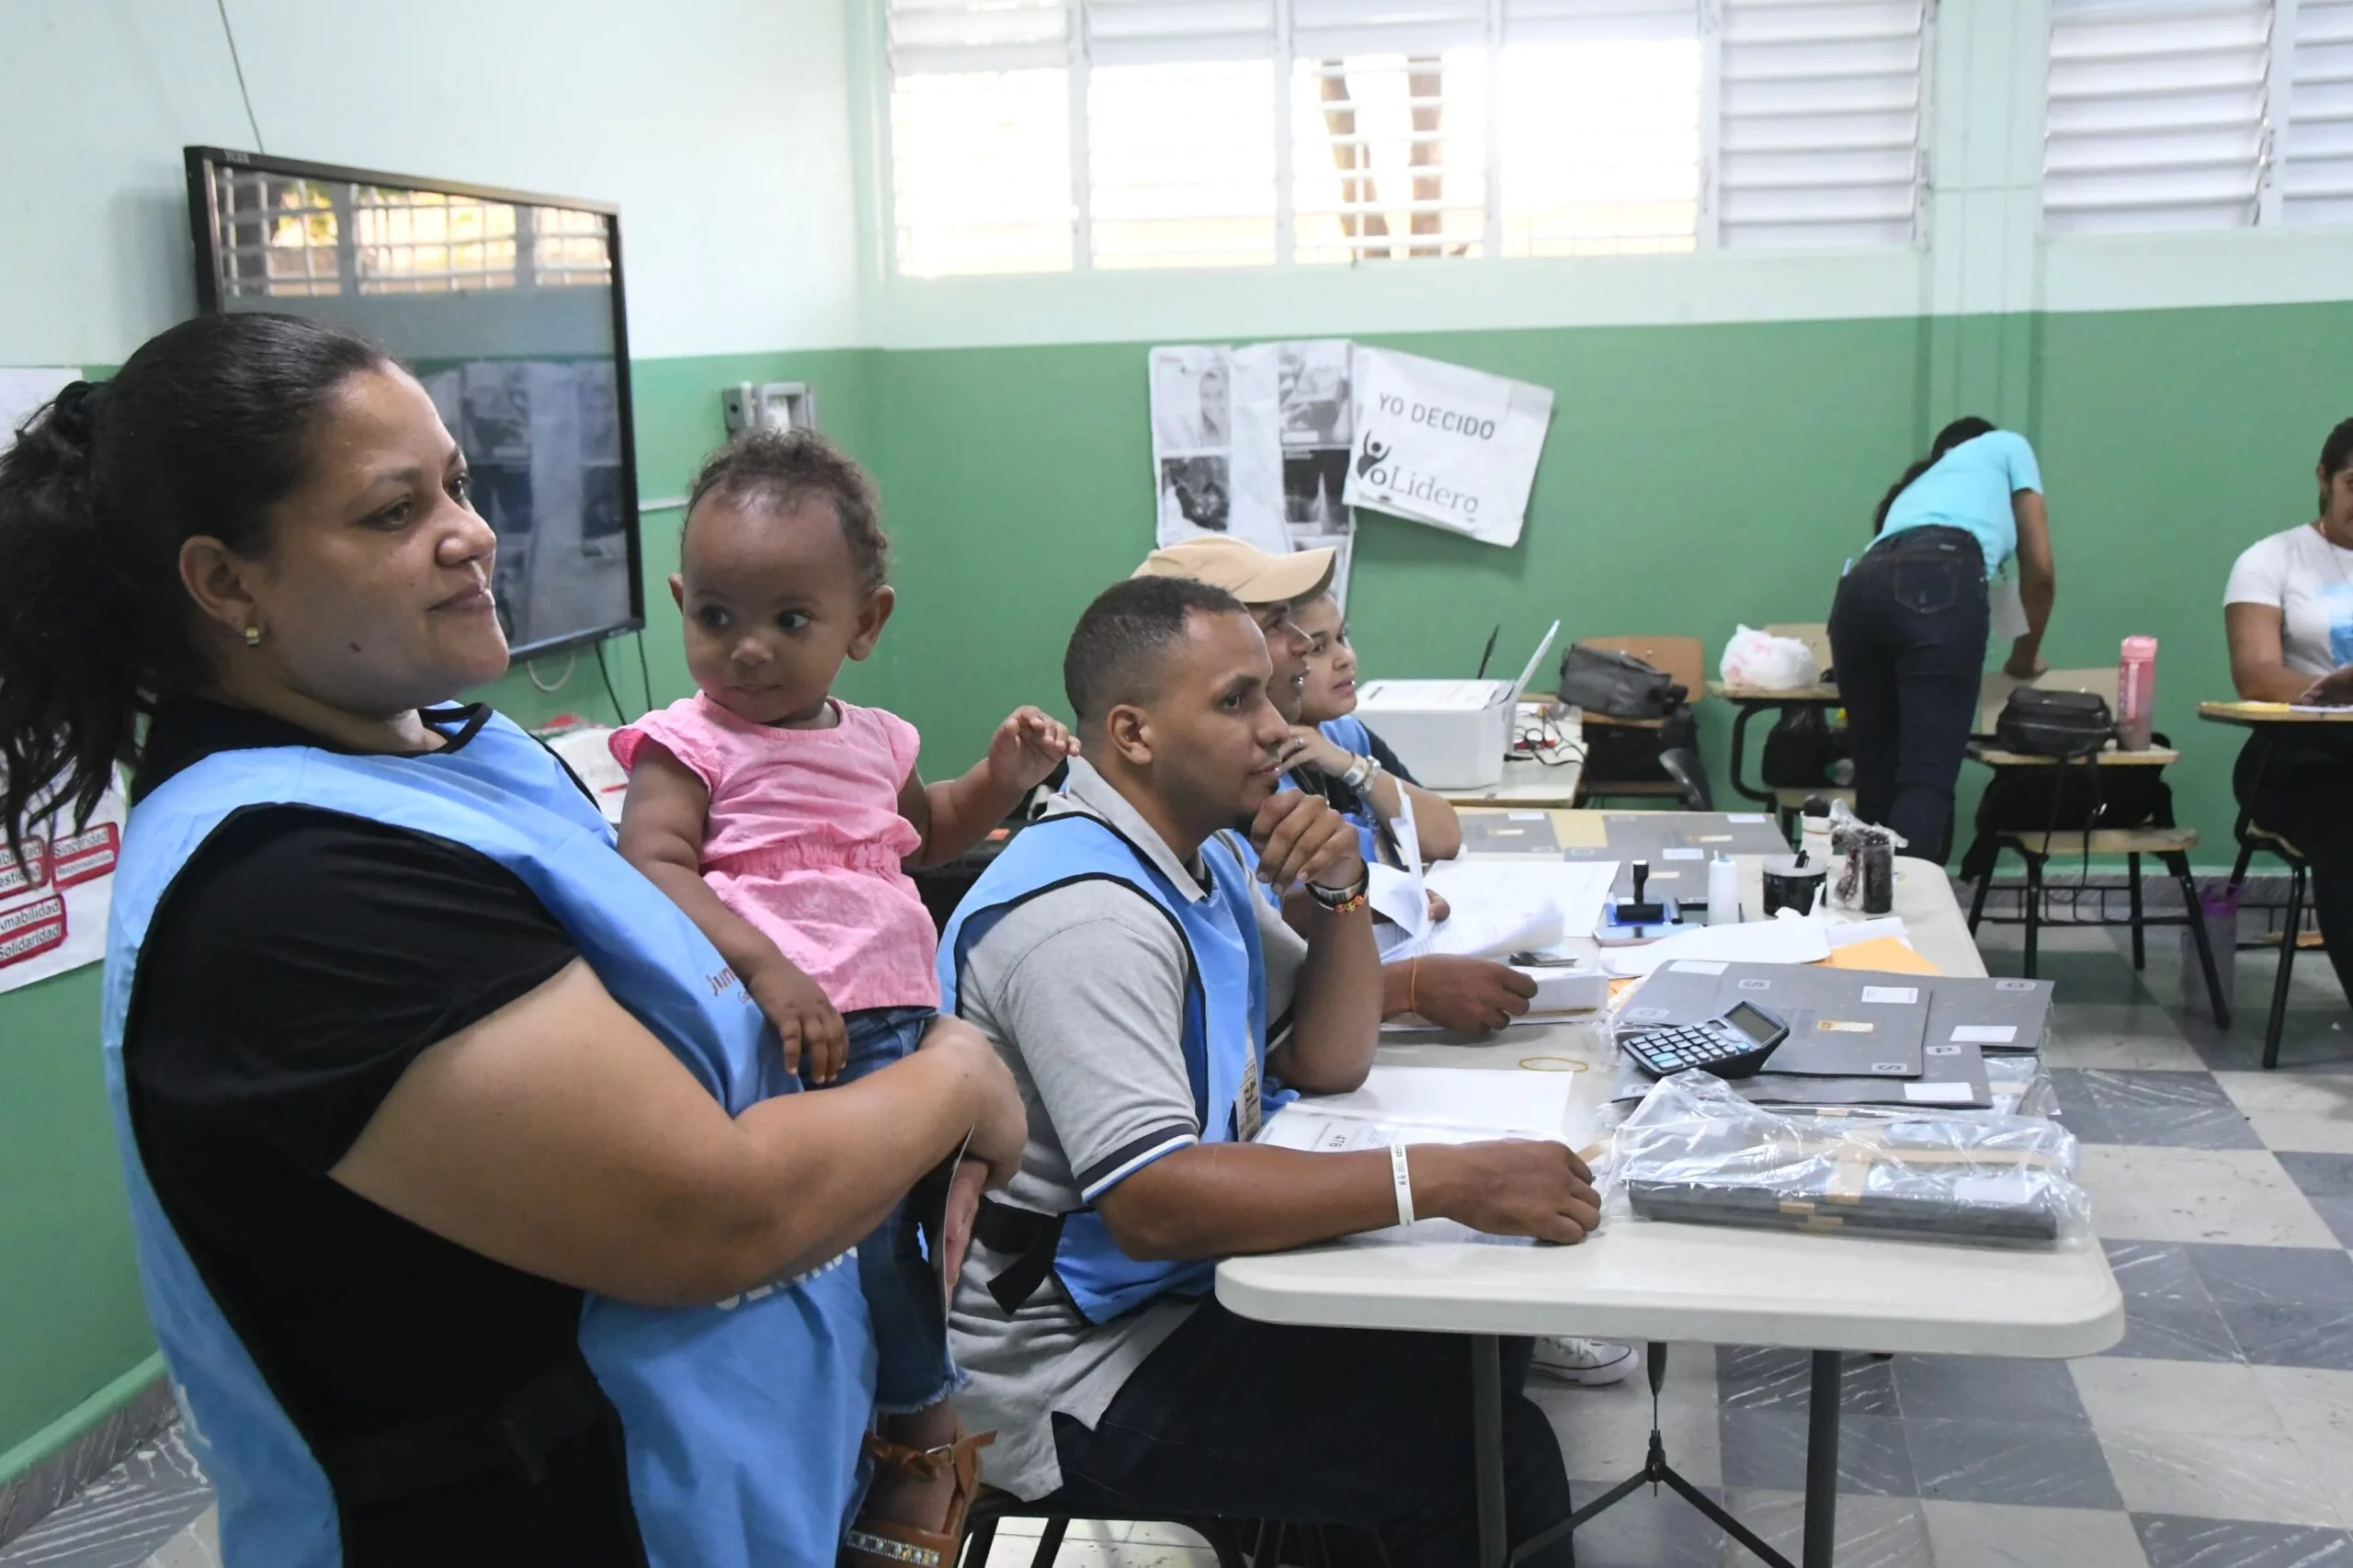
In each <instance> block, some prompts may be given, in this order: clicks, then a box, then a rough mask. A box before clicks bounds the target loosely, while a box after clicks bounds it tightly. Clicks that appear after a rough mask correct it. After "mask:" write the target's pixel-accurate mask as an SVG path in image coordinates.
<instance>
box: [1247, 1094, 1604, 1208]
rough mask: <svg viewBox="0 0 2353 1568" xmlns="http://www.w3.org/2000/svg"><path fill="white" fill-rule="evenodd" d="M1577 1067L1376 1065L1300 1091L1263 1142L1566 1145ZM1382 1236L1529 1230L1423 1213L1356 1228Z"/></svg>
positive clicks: (1309, 1145) (1324, 1146)
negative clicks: (1329, 1085)
mask: <svg viewBox="0 0 2353 1568" xmlns="http://www.w3.org/2000/svg"><path fill="white" fill-rule="evenodd" d="M1575 1086H1576V1081H1575V1077H1574V1074H1565V1073H1528V1072H1483V1071H1478V1070H1475V1069H1465V1068H1455V1067H1375V1068H1374V1069H1373V1070H1372V1071H1371V1073H1370V1074H1368V1075H1367V1076H1366V1078H1365V1082H1364V1086H1363V1087H1362V1088H1359V1089H1358V1090H1356V1091H1354V1092H1353V1093H1350V1094H1345V1095H1325V1096H1318V1097H1315V1098H1301V1099H1297V1100H1293V1101H1292V1102H1291V1103H1290V1104H1289V1105H1287V1106H1285V1107H1283V1108H1282V1109H1280V1110H1279V1111H1277V1112H1276V1113H1275V1114H1274V1115H1272V1116H1270V1117H1268V1118H1267V1122H1266V1125H1265V1126H1263V1127H1261V1128H1260V1129H1259V1130H1258V1138H1257V1141H1258V1142H1261V1143H1266V1144H1270V1145H1272V1146H1273V1147H1275V1148H1278V1149H1304V1150H1313V1151H1319V1152H1323V1153H1344V1152H1347V1151H1349V1150H1356V1149H1386V1148H1388V1147H1389V1146H1390V1145H1391V1144H1392V1143H1483V1142H1489V1141H1490V1140H1494V1139H1498V1138H1540V1139H1549V1140H1551V1141H1552V1142H1561V1143H1567V1142H1571V1139H1570V1136H1569V1131H1568V1129H1569V1120H1570V1111H1569V1100H1570V1096H1572V1094H1573V1093H1574V1089H1575ZM1348 1240H1350V1241H1352V1242H1368V1243H1373V1244H1398V1243H1412V1244H1423V1243H1430V1242H1483V1243H1486V1244H1495V1245H1504V1246H1524V1245H1527V1244H1528V1243H1527V1239H1526V1238H1525V1237H1516V1236H1491V1235H1487V1234H1484V1233H1482V1232H1478V1231H1474V1230H1472V1229H1471V1228H1470V1227H1469V1226H1467V1225H1461V1224H1457V1223H1456V1222H1455V1221H1451V1220H1421V1221H1416V1222H1415V1224H1414V1225H1413V1227H1412V1228H1411V1229H1410V1230H1409V1229H1406V1228H1404V1227H1401V1226H1396V1225H1391V1226H1388V1227H1386V1228H1384V1229H1382V1230H1378V1231H1368V1232H1366V1233H1363V1234H1361V1235H1357V1236H1351V1237H1349V1238H1348Z"/></svg>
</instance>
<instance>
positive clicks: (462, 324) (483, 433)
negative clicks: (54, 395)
mask: <svg viewBox="0 0 2353 1568" xmlns="http://www.w3.org/2000/svg"><path fill="white" fill-rule="evenodd" d="M187 156H188V223H189V227H190V229H191V231H192V232H193V233H194V236H195V240H196V294H197V301H198V305H199V309H201V310H204V311H206V312H217V311H280V312H286V313H288V314H291V315H301V316H313V317H316V318H317V319H319V320H321V321H324V322H331V323H333V324H335V325H337V326H341V327H345V328H347V329H349V330H351V331H354V332H357V333H359V334H360V335H364V336H366V337H369V338H370V339H372V340H373V341H375V342H376V343H378V344H381V346H382V347H384V348H386V349H387V350H389V351H390V352H391V353H392V355H393V356H394V357H395V358H398V359H400V360H401V362H402V363H404V364H405V365H407V366H408V368H409V369H411V370H413V371H415V374H416V377H417V379H418V380H419V381H423V382H424V383H425V387H426V391H427V392H430V393H431V394H432V397H433V402H434V403H435V405H436V406H437V407H438V408H439V409H440V411H441V417H442V420H443V421H444V422H445V423H446V424H447V425H448V426H449V433H450V434H451V435H452V436H454V437H456V438H457V440H458V444H459V446H460V447H461V448H462V449H464V451H465V454H466V461H467V465H468V467H469V468H470V469H471V470H472V473H473V494H474V506H475V507H476V509H478V510H479V511H480V512H481V513H482V515H483V517H484V518H485V519H487V520H488V521H489V523H490V525H491V527H492V528H494V530H495V531H496V532H497V535H498V568H497V575H496V577H495V579H494V584H493V588H494V592H495V593H496V594H497V596H498V614H499V619H500V620H501V621H502V622H504V623H505V625H506V638H507V642H508V643H509V644H510V645H511V646H512V647H513V649H514V651H515V652H516V653H518V654H526V655H528V654H533V653H551V652H554V651H557V650H560V649H563V648H566V647H575V646H578V645H579V644H581V643H585V642H594V641H596V640H597V639H599V638H603V637H608V636H611V635H613V634H614V633H616V632H621V631H638V630H641V629H642V628H643V626H644V624H645V594H644V576H643V571H642V562H641V561H640V559H639V539H638V515H637V460H636V456H635V443H634V441H633V439H632V435H633V431H632V425H631V416H630V386H629V337H628V329H627V325H626V323H625V319H624V313H623V301H622V294H621V232H620V212H619V210H617V209H615V208H613V207H611V206H608V205H607V204H605V203H601V202H596V201H581V200H575V199H572V198H569V197H557V196H534V195H532V194H530V193H529V192H526V191H517V190H498V189H494V188H492V187H486V186H478V185H461V184H459V183H457V182H455V181H451V180H427V179H417V178H413V177H411V176H406V175H388V174H378V173H373V172H370V171H369V170H365V169H346V168H337V167H335V166H334V165H327V164H309V163H301V162H297V161H295V160H293V159H290V158H277V157H268V156H265V155H263V154H261V153H236V152H229V151H224V150H222V149H221V148H217V147H190V148H188V150H187Z"/></svg>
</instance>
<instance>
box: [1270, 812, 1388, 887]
mask: <svg viewBox="0 0 2353 1568" xmlns="http://www.w3.org/2000/svg"><path fill="white" fill-rule="evenodd" d="M1250 842H1251V844H1252V846H1254V847H1256V849H1257V851H1258V877H1259V880H1260V881H1264V882H1266V883H1267V884H1268V885H1270V886H1272V887H1274V888H1277V889H1284V888H1288V887H1290V886H1291V885H1292V884H1293V883H1296V882H1313V883H1314V884H1315V885H1316V886H1317V887H1320V888H1351V887H1354V886H1356V885H1357V882H1358V881H1359V880H1360V879H1361V878H1362V877H1363V876H1364V856H1363V854H1362V853H1361V851H1360V850H1359V849H1358V844H1357V830H1356V828H1355V827H1354V826H1353V825H1351V824H1350V823H1349V822H1348V819H1347V818H1346V817H1344V816H1342V815H1341V814H1340V813H1339V812H1336V811H1334V810H1333V809H1332V808H1331V806H1330V805H1329V804H1328V803H1327V802H1325V801H1324V800H1323V799H1322V798H1321V797H1319V796H1315V795H1310V794H1308V793H1307V792H1306V791H1304V790H1277V791H1276V792H1275V793H1274V794H1271V795H1269V796H1267V799H1266V802H1265V803H1264V804H1263V805H1261V806H1259V808H1258V814H1257V816H1256V818H1255V819H1253V820H1252V822H1251V824H1250Z"/></svg>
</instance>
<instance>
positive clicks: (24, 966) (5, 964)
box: [0, 782, 127, 991]
mask: <svg viewBox="0 0 2353 1568" xmlns="http://www.w3.org/2000/svg"><path fill="white" fill-rule="evenodd" d="M126 814H127V809H126V807H125V804H124V801H123V796H122V788H121V785H120V784H119V782H117V783H114V784H110V785H108V789H107V792H106V793H105V794H104V795H103V796H101V797H99V800H98V805H97V810H96V811H95V812H91V814H90V820H89V821H88V822H87V823H85V824H80V825H78V826H77V825H76V824H75V823H74V813H73V811H72V809H71V808H70V807H69V808H68V809H67V810H66V812H65V813H64V814H63V816H62V817H57V818H52V819H51V820H49V821H46V822H44V823H42V824H41V825H40V830H39V831H38V832H37V833H34V834H28V835H26V838H25V845H24V854H23V856H22V857H21V858H19V857H18V856H17V855H16V854H14V853H13V852H11V851H10V850H9V848H8V846H7V844H6V839H5V838H0V991H14V990H16V989H17V987H18V986H20V985H30V984H31V983H33V982H35V981H37V980H47V979H48V978H49V977H50V976H51V975H52V974H63V973H64V972H65V971H67V970H69V969H79V968H81V967H82V966H83V965H84V964H85V963H96V962H97V961H98V960H100V959H102V958H104V957H105V956H106V947H107V913H108V910H109V909H110V908H111V907H112V905H113V903H114V866H115V858H116V856H117V855H119V853H120V852H121V849H122V824H123V818H124V816H125V815H126Z"/></svg>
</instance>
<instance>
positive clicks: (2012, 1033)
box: [1923, 975, 2052, 1056]
mask: <svg viewBox="0 0 2353 1568" xmlns="http://www.w3.org/2000/svg"><path fill="white" fill-rule="evenodd" d="M1923 983H1924V984H1926V985H1927V990H1928V996H1929V1006H1928V1043H1929V1044H1931V1045H1939V1044H1951V1043H1956V1042H1958V1043H1960V1044H1963V1045H1973V1046H1976V1047H1978V1048H1979V1049H1981V1050H1983V1051H1985V1052H1986V1053H1987V1054H1988V1055H1992V1056H2029V1055H2033V1054H2035V1053H2037V1052H2039V1051H2041V1049H2042V1047H2043V1044H2044V1041H2045V1039H2046V1037H2047V1036H2048V1035H2049V1034H2050V1031H2051V1001H2052V983H2051V982H2050V981H2047V980H2006V979H2005V980H1981V979H1978V978H1976V977H1974V976H1964V975H1938V976H1935V977H1934V978H1931V979H1927V980H1926V981H1924V982H1923Z"/></svg>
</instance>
